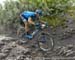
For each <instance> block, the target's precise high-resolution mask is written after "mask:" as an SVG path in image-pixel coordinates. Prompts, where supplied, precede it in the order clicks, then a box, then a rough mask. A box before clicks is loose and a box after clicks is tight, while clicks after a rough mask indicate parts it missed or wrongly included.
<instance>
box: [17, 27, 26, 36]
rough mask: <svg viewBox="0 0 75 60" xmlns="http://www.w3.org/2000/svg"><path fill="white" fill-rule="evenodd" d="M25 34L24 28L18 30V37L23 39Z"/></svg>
mask: <svg viewBox="0 0 75 60" xmlns="http://www.w3.org/2000/svg"><path fill="white" fill-rule="evenodd" d="M24 33H25V29H24V27H22V26H20V27H19V28H18V29H17V35H18V37H22V36H23V34H24Z"/></svg>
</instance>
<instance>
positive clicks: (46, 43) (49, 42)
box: [38, 32, 54, 51]
mask: <svg viewBox="0 0 75 60" xmlns="http://www.w3.org/2000/svg"><path fill="white" fill-rule="evenodd" d="M38 46H39V48H40V49H41V50H43V51H50V50H52V49H53V47H54V40H53V38H52V37H51V36H50V34H49V33H47V32H41V33H40V34H39V37H38Z"/></svg>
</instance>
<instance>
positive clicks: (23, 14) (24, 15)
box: [21, 11, 36, 20]
mask: <svg viewBox="0 0 75 60" xmlns="http://www.w3.org/2000/svg"><path fill="white" fill-rule="evenodd" d="M21 16H22V17H23V18H24V19H26V20H28V18H29V17H31V18H32V19H33V20H35V18H36V15H35V12H31V11H24V12H23V13H22V14H21Z"/></svg>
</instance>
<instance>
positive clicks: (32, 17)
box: [20, 9, 45, 37]
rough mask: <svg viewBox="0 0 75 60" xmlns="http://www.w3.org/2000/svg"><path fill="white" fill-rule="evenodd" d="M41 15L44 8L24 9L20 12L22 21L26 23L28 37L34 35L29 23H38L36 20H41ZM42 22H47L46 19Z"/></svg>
mask: <svg viewBox="0 0 75 60" xmlns="http://www.w3.org/2000/svg"><path fill="white" fill-rule="evenodd" d="M40 16H42V10H40V9H37V10H36V11H35V12H33V11H24V12H22V13H21V14H20V17H21V21H22V22H23V23H24V28H25V32H26V35H27V36H28V37H32V35H31V34H30V28H29V24H32V25H36V23H35V22H34V21H36V20H39V19H40ZM39 21H40V20H39ZM40 22H41V23H45V22H44V21H40Z"/></svg>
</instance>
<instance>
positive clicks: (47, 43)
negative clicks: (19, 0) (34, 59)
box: [18, 23, 54, 51]
mask: <svg viewBox="0 0 75 60" xmlns="http://www.w3.org/2000/svg"><path fill="white" fill-rule="evenodd" d="M18 32H19V34H18V36H19V37H24V38H28V37H25V33H24V32H25V29H24V27H20V28H19V29H18ZM49 32H50V31H49V25H48V24H47V23H45V24H41V23H37V24H36V26H35V29H33V31H32V33H31V35H32V36H33V37H30V38H28V39H29V40H31V39H34V37H35V36H36V35H37V37H36V39H37V44H38V47H39V49H41V50H43V51H49V50H52V49H53V47H54V40H53V38H52V36H51V34H50V33H49ZM44 47H46V48H44Z"/></svg>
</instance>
